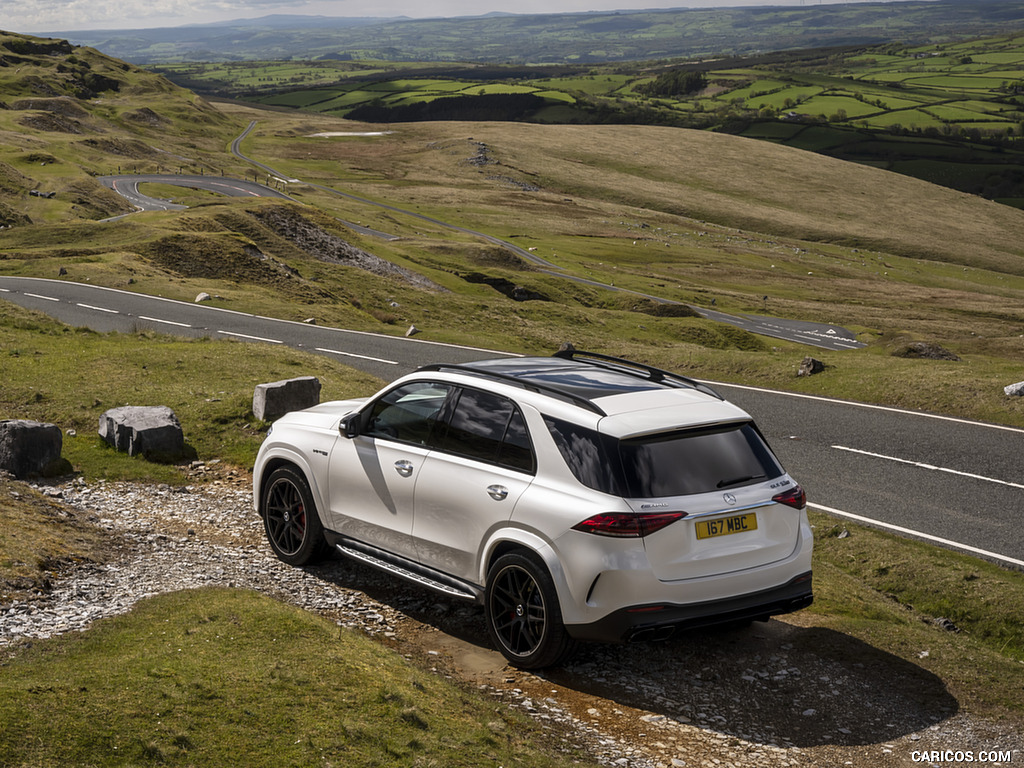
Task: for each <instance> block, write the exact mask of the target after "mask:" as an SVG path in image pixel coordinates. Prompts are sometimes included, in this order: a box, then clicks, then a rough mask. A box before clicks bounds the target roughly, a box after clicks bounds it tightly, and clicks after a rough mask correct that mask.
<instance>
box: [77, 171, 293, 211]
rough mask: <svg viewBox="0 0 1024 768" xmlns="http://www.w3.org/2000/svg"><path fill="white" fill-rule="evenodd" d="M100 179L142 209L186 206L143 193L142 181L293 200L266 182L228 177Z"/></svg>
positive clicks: (154, 175)
mask: <svg viewBox="0 0 1024 768" xmlns="http://www.w3.org/2000/svg"><path fill="white" fill-rule="evenodd" d="M97 181H99V182H100V184H103V185H104V186H105V187H109V188H110V189H112V190H114V191H115V192H117V193H118V194H119V195H121V197H123V198H125V199H126V200H128V202H130V203H131V204H132V205H134V206H135V207H136V208H138V209H139V210H143V211H177V210H182V209H183V208H186V207H187V206H184V205H178V204H177V203H172V202H170V201H168V200H160V199H159V198H155V197H149V196H148V195H144V194H142V193H141V192H140V191H139V184H171V185H173V186H176V187H192V188H195V189H204V190H206V191H208V192H216V193H218V194H221V195H227V196H229V197H283V198H286V199H289V200H290V199H291V198H289V197H288V195H286V194H284V193H283V192H279V191H278V190H276V189H272V188H270V187H268V186H265V185H263V184H259V183H256V182H253V181H245V180H243V179H232V178H228V177H226V176H195V175H193V176H189V175H183V174H170V173H150V174H133V175H130V176H100V177H99V178H98V179H97Z"/></svg>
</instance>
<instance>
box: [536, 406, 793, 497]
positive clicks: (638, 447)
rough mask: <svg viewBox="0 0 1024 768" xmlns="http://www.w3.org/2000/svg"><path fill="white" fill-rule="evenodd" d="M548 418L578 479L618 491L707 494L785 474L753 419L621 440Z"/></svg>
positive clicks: (624, 493) (647, 494)
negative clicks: (751, 421) (751, 420)
mask: <svg viewBox="0 0 1024 768" xmlns="http://www.w3.org/2000/svg"><path fill="white" fill-rule="evenodd" d="M545 421H546V422H547V425H548V429H549V430H550V431H551V435H552V437H553V438H554V440H555V443H556V445H557V446H558V449H559V451H560V452H561V454H562V457H563V458H564V459H565V462H566V464H567V465H568V466H569V469H570V470H571V471H572V473H573V475H575V477H576V479H577V480H579V481H580V482H581V483H583V484H584V485H586V486H587V487H588V488H593V489H594V490H598V491H603V492H605V493H610V494H613V495H616V496H626V497H630V498H653V497H661V496H684V495H688V494H695V493H707V492H709V491H718V490H726V489H729V488H738V487H740V486H744V485H750V484H752V483H759V482H762V481H764V480H770V479H772V478H776V477H779V476H780V475H782V474H783V469H782V467H781V466H780V465H779V462H778V461H777V460H776V458H775V456H774V455H773V454H772V452H771V449H770V448H769V447H768V445H767V444H766V443H765V441H764V439H763V438H762V437H761V435H760V433H759V432H758V431H757V428H756V427H754V425H753V424H752V423H750V422H745V423H740V424H728V425H725V426H718V427H714V428H706V429H696V430H683V431H678V432H668V433H665V434H661V435H655V436H647V437H643V438H637V439H633V440H621V441H620V440H615V439H614V438H610V437H608V436H606V435H601V434H599V433H598V432H596V431H594V430H590V429H586V428H583V427H580V426H578V425H576V424H569V423H568V422H563V421H560V420H556V419H545Z"/></svg>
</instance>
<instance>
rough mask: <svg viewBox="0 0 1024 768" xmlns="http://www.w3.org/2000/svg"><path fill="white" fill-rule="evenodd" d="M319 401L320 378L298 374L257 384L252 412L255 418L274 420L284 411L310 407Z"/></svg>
mask: <svg viewBox="0 0 1024 768" xmlns="http://www.w3.org/2000/svg"><path fill="white" fill-rule="evenodd" d="M319 402H320V379H318V378H316V377H315V376H299V377H296V378H294V379H282V380H281V381H272V382H270V383H268V384H257V385H256V389H255V391H254V392H253V395H252V413H253V415H254V416H255V417H256V418H257V419H262V420H263V421H274V420H275V419H279V418H281V417H282V416H284V415H285V414H286V413H290V412H291V411H301V410H302V409H304V408H311V407H312V406H314V405H317V404H318V403H319Z"/></svg>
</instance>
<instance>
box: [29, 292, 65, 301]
mask: <svg viewBox="0 0 1024 768" xmlns="http://www.w3.org/2000/svg"><path fill="white" fill-rule="evenodd" d="M25 295H26V296H31V297H32V298H33V299H46V300H47V301H60V299H55V298H53V296H43V295H42V294H38V293H28V292H27V291H26V292H25Z"/></svg>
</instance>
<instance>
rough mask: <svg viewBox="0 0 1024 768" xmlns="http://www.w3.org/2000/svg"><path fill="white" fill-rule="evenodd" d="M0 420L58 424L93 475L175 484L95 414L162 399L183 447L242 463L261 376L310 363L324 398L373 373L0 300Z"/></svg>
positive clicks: (250, 455) (78, 462)
mask: <svg viewBox="0 0 1024 768" xmlns="http://www.w3.org/2000/svg"><path fill="white" fill-rule="evenodd" d="M0 347H2V349H3V351H2V352H0V381H3V382H4V386H3V389H0V418H27V419H33V420H36V421H43V422H48V423H53V424H56V425H58V426H59V427H61V428H62V429H64V430H72V431H73V432H74V434H73V435H72V434H66V435H65V438H64V444H63V455H64V458H66V459H67V460H68V461H70V462H71V464H72V466H73V467H74V468H75V469H76V471H78V472H80V473H82V474H84V475H86V476H87V477H91V478H99V477H105V478H109V479H122V480H133V479H135V480H139V479H151V480H158V481H161V482H175V481H179V480H180V479H181V474H180V470H179V468H178V467H176V466H173V465H167V466H164V465H158V464H153V463H150V462H147V461H145V460H143V459H140V458H130V457H128V456H127V455H126V454H122V453H118V452H117V451H115V450H114V449H112V448H110V447H109V446H108V445H107V444H106V443H104V442H103V440H102V439H101V438H100V437H99V434H98V424H99V417H100V415H101V414H102V413H103V412H104V411H106V410H107V409H109V408H114V407H117V406H121V405H166V406H169V407H170V408H171V409H172V410H173V411H174V413H175V415H177V417H178V419H179V421H180V422H181V425H182V429H183V431H184V433H185V444H186V451H187V452H188V453H189V455H190V456H195V457H198V458H202V459H208V458H219V459H221V460H223V461H226V462H229V463H232V464H236V465H238V466H243V467H248V466H251V465H252V462H253V460H254V459H255V457H256V451H257V450H258V449H259V444H260V442H262V440H263V435H264V433H265V431H266V426H267V425H266V424H264V423H262V422H260V421H259V420H257V419H256V418H255V417H254V416H253V413H252V396H253V390H254V389H255V387H256V385H257V384H261V383H264V382H269V381H278V380H280V379H287V378H293V377H295V376H304V375H308V374H309V373H310V371H313V372H314V373H315V375H316V376H317V378H319V379H320V383H321V386H322V390H321V398H322V399H323V400H328V399H342V398H345V397H353V396H356V395H362V394H366V393H367V392H370V391H373V390H374V389H375V388H376V386H377V385H378V384H379V382H378V381H377V379H375V378H374V377H372V376H369V375H367V374H363V373H360V372H358V371H355V370H353V369H351V368H348V367H346V366H343V365H340V364H337V363H334V362H333V361H331V360H328V359H327V358H324V357H322V356H317V357H313V356H311V355H308V354H304V353H302V352H298V351H295V350H291V349H272V348H270V347H269V346H268V345H255V344H247V343H238V342H232V341H223V340H211V339H209V338H203V339H195V340H187V339H181V338H177V337H170V336H162V335H159V334H154V333H137V334H119V333H110V334H100V333H96V332H94V331H90V330H87V329H82V328H70V327H69V326H66V325H63V324H61V323H58V322H56V321H53V320H51V319H49V318H47V317H45V316H44V315H41V314H38V313H35V312H30V311H27V310H24V309H22V308H20V307H17V306H14V305H11V304H8V303H6V302H0Z"/></svg>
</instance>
